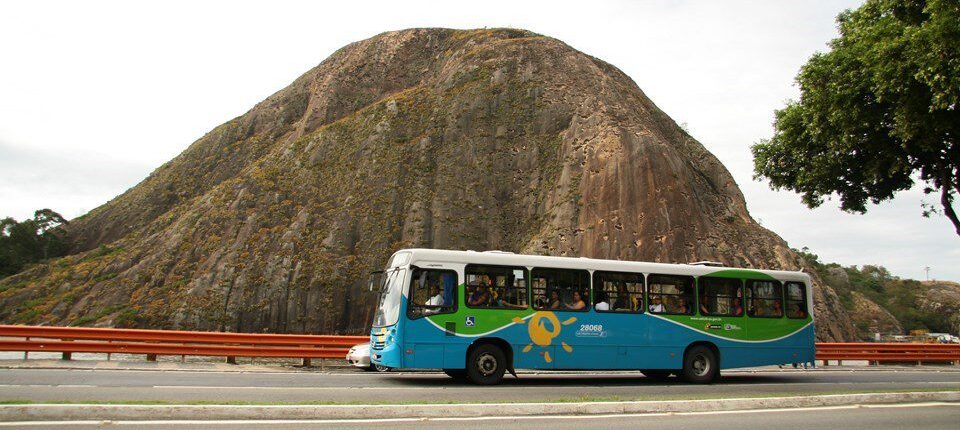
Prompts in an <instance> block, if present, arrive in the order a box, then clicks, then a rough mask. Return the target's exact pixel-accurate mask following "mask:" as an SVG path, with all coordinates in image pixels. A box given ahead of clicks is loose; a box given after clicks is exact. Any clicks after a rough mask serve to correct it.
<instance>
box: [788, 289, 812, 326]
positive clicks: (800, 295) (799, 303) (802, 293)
mask: <svg viewBox="0 0 960 430" xmlns="http://www.w3.org/2000/svg"><path fill="white" fill-rule="evenodd" d="M785 288H786V291H787V294H786V296H787V300H786V302H787V305H786V308H787V318H794V319H804V318H806V317H807V286H806V285H804V284H803V283H802V282H787V283H786V284H785Z"/></svg>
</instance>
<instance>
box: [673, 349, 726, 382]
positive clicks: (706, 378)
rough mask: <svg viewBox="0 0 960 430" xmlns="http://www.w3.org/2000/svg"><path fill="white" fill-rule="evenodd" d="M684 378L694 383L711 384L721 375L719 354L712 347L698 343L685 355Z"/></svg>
mask: <svg viewBox="0 0 960 430" xmlns="http://www.w3.org/2000/svg"><path fill="white" fill-rule="evenodd" d="M682 374H683V379H684V380H685V381H687V382H692V383H694V384H709V383H711V382H713V381H714V380H716V379H717V378H718V377H719V376H720V366H719V364H718V360H717V355H716V354H715V353H714V352H713V350H712V349H710V348H708V347H706V346H704V345H697V346H694V347H693V348H690V349H689V350H688V351H687V353H686V354H684V356H683V373H682Z"/></svg>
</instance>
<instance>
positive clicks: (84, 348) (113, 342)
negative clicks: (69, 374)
mask: <svg viewBox="0 0 960 430" xmlns="http://www.w3.org/2000/svg"><path fill="white" fill-rule="evenodd" d="M10 338H23V340H14V339H10ZM369 339H370V338H369V337H367V336H315V335H297V334H260V333H222V332H202V331H176V330H141V329H115V328H87V327H36V326H20V325H0V351H23V352H24V355H25V357H26V355H27V354H28V353H29V352H39V351H43V352H60V353H63V358H64V359H65V360H69V359H70V358H71V354H72V353H74V352H78V353H79V352H88V353H106V354H107V358H108V359H109V357H110V354H146V356H147V360H149V361H156V359H157V356H159V355H179V356H181V359H184V358H185V357H186V356H188V355H191V356H213V357H226V358H227V362H228V363H236V357H279V358H301V359H303V362H304V365H305V366H309V365H310V360H311V359H315V358H319V359H327V358H337V359H343V358H344V356H346V355H347V351H348V350H349V349H350V347H351V346H353V345H356V344H358V343H364V342H368V341H369Z"/></svg>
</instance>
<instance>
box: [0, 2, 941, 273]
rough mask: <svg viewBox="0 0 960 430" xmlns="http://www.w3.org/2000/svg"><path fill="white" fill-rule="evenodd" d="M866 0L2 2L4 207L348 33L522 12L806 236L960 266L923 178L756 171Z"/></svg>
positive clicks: (93, 173) (490, 22) (788, 231)
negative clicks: (830, 177) (894, 182)
mask: <svg viewBox="0 0 960 430" xmlns="http://www.w3.org/2000/svg"><path fill="white" fill-rule="evenodd" d="M859 3H860V2H859V1H852V0H848V1H843V0H836V1H799V0H798V1H794V2H784V1H761V0H757V1H730V0H725V1H719V2H718V1H708V0H703V1H638V2H599V1H595V2H587V1H578V2H560V1H550V2H521V1H516V0H512V1H496V0H485V1H483V2H475V3H474V4H467V3H465V2H451V1H445V2H439V1H438V2H430V1H419V2H412V3H403V4H401V3H400V2H396V1H391V2H364V1H354V2H332V3H326V2H293V1H270V2H260V3H252V2H239V1H223V2H212V1H211V2H197V1H187V2H181V1H164V2H153V3H149V4H148V3H146V2H129V1H126V2H120V1H118V2H100V1H84V2H39V1H38V2H26V1H5V0H0V217H2V216H14V217H15V218H17V219H22V218H25V217H28V216H31V214H32V212H33V210H35V209H37V208H42V207H49V208H52V209H54V210H56V211H59V212H60V213H62V214H63V215H64V216H67V217H68V218H72V217H75V216H78V215H80V214H82V213H84V212H86V211H89V210H91V209H93V208H95V207H97V206H98V205H100V204H103V203H104V202H106V201H108V200H109V199H111V198H113V197H114V196H116V195H118V194H120V193H121V192H123V191H124V190H126V189H127V188H130V187H132V186H134V185H136V184H137V183H138V182H139V181H140V180H142V179H143V178H144V177H146V176H147V175H148V174H149V173H150V171H152V170H153V169H154V168H156V167H159V166H160V165H161V164H162V163H164V162H166V161H167V160H169V159H170V158H172V157H174V156H176V155H177V154H178V153H180V152H181V151H183V150H184V149H185V148H186V147H187V146H188V145H189V144H190V143H191V142H193V141H194V140H196V139H197V138H199V137H200V136H202V135H203V134H204V133H205V132H207V131H209V130H210V129H212V128H213V127H215V126H217V125H219V124H221V123H223V122H225V121H227V120H229V119H231V118H233V117H236V116H238V115H241V114H243V113H244V112H245V111H247V110H248V109H249V108H251V107H252V106H253V105H254V104H255V103H257V102H259V101H260V100H263V99H264V98H266V97H267V96H269V95H270V94H272V93H274V92H275V91H277V90H279V89H281V88H283V87H285V86H286V85H288V84H289V83H290V82H292V81H293V80H294V79H295V78H296V77H297V76H299V75H301V74H302V73H304V72H306V71H307V70H309V69H310V68H311V67H313V66H315V65H317V64H318V63H319V62H320V61H322V60H323V59H324V58H326V57H327V56H329V55H330V54H332V53H333V52H334V51H335V50H336V49H338V48H340V47H342V46H343V45H346V44H347V43H350V42H353V41H357V40H360V39H364V38H367V37H371V36H373V35H375V34H377V33H380V32H383V31H388V30H398V29H403V28H410V27H451V28H478V27H519V28H526V29H528V30H532V31H535V32H538V33H541V34H545V35H548V36H552V37H556V38H558V39H561V40H563V41H565V42H567V43H568V44H570V45H571V46H573V47H574V48H577V49H579V50H581V51H583V52H586V53H587V54H590V55H593V56H596V57H598V58H601V59H603V60H605V61H607V62H609V63H611V64H613V65H615V66H617V67H619V68H620V69H621V70H623V71H624V72H625V73H626V74H628V75H629V76H630V77H632V78H633V79H634V80H635V81H636V82H637V83H638V84H639V86H640V88H642V89H643V90H644V91H645V92H646V93H647V95H648V96H650V98H651V99H653V101H654V102H655V103H657V105H658V106H660V108H662V109H663V110H664V111H666V112H667V113H668V114H670V115H671V116H672V117H673V118H674V119H675V120H676V121H677V122H678V123H685V124H686V127H687V129H688V130H689V131H690V133H691V134H692V135H693V136H694V137H696V138H697V139H698V140H700V142H702V143H703V144H704V145H706V147H707V149H709V150H710V151H712V152H713V153H714V154H715V155H717V156H718V157H719V158H720V160H721V161H722V162H723V163H724V164H725V165H726V166H727V168H728V169H730V171H731V172H732V173H733V175H734V177H735V178H736V180H737V183H738V184H739V185H740V187H741V189H742V190H743V193H744V195H745V196H746V199H747V204H748V207H749V209H750V212H751V214H752V215H753V216H754V218H756V219H757V220H759V221H760V222H761V223H762V224H763V225H764V226H766V227H767V228H770V229H772V230H773V231H775V232H776V233H778V234H780V235H781V236H782V237H783V238H784V239H786V240H787V242H789V243H790V245H791V246H792V247H795V248H801V247H804V246H808V247H810V249H811V250H812V251H813V252H815V253H817V254H819V255H820V256H821V258H822V259H823V260H826V261H836V262H839V263H841V264H844V265H851V264H857V265H860V264H881V265H884V266H886V267H888V268H889V269H890V270H891V271H892V272H893V273H894V274H896V275H898V276H903V277H913V278H918V279H923V277H924V272H923V268H924V267H925V266H930V267H931V276H932V277H934V278H938V279H953V280H960V264H957V263H958V262H960V238H958V237H957V236H956V235H955V234H954V233H953V228H952V226H951V225H950V223H949V221H947V220H946V218H943V217H937V218H931V219H926V218H922V217H921V216H920V212H921V208H920V203H921V200H922V199H923V198H924V196H923V195H922V193H921V192H919V190H912V191H909V192H904V193H901V194H900V195H898V197H897V199H896V200H895V201H893V202H887V203H884V204H881V205H879V206H874V207H871V208H870V210H869V212H868V213H867V214H866V215H852V214H846V213H843V212H840V211H839V210H838V209H837V205H836V204H835V203H829V202H828V203H827V204H826V205H824V206H823V207H821V208H819V209H816V210H809V209H807V208H806V207H805V206H803V205H802V204H801V203H800V199H799V197H798V196H797V195H795V194H793V193H790V192H774V191H771V190H769V189H768V188H767V185H766V184H765V183H759V182H755V181H753V180H752V161H751V155H750V152H749V146H750V145H751V144H752V143H754V142H756V141H758V140H759V139H762V138H767V137H769V136H770V135H771V134H772V127H771V125H770V124H771V122H772V119H773V110H774V109H777V108H780V107H782V106H783V103H784V100H786V99H788V98H796V97H797V96H798V90H797V88H796V87H795V86H794V85H793V78H794V76H795V75H796V73H797V71H798V70H799V67H800V66H801V65H802V64H803V63H804V62H805V61H806V60H807V59H808V58H809V57H810V55H811V54H813V53H814V52H815V51H818V50H824V49H826V45H825V44H826V42H827V41H829V40H830V39H831V38H833V37H834V36H835V35H836V28H835V25H834V17H835V16H836V15H837V14H838V13H839V12H840V11H842V10H843V9H846V8H850V7H856V6H858V4H859ZM926 201H928V202H931V203H935V202H936V201H937V199H935V198H931V197H926Z"/></svg>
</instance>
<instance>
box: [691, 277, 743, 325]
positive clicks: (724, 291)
mask: <svg viewBox="0 0 960 430" xmlns="http://www.w3.org/2000/svg"><path fill="white" fill-rule="evenodd" d="M699 285H700V313H701V314H703V315H712V316H731V317H739V316H743V301H742V299H743V291H742V286H743V284H742V283H741V282H740V280H739V279H733V278H710V277H701V278H700V281H699Z"/></svg>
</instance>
